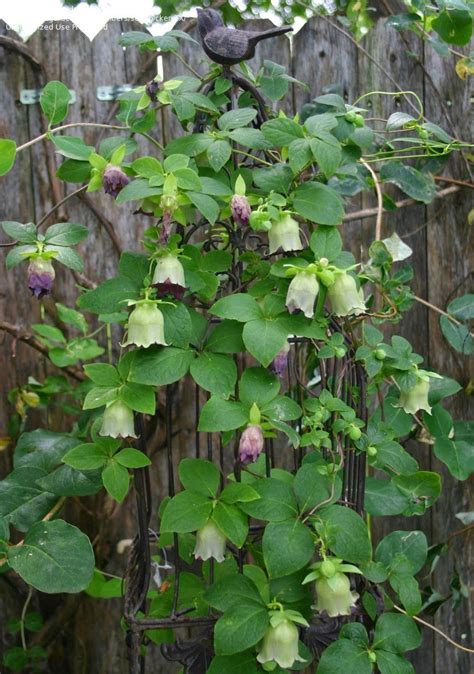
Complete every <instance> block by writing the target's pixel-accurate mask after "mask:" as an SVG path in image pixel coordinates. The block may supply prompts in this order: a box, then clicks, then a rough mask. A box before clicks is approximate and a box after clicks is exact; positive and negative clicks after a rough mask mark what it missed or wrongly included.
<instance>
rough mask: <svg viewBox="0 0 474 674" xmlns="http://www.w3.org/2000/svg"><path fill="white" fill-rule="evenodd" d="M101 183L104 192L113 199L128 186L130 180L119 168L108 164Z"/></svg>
mask: <svg viewBox="0 0 474 674" xmlns="http://www.w3.org/2000/svg"><path fill="white" fill-rule="evenodd" d="M103 181H104V192H105V193H106V194H110V196H111V197H114V198H115V197H116V196H117V195H118V193H119V192H121V191H122V190H123V188H124V187H125V185H128V183H129V182H130V178H129V177H128V176H127V175H126V174H125V173H124V172H123V171H122V169H121V168H120V166H113V165H112V164H109V165H108V166H107V168H106V169H105V171H104V175H103Z"/></svg>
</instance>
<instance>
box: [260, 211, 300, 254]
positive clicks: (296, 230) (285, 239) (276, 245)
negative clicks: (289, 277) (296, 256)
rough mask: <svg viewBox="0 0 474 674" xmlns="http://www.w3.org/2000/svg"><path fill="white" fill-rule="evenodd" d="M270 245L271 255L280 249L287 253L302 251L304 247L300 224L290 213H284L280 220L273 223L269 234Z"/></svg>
mask: <svg viewBox="0 0 474 674" xmlns="http://www.w3.org/2000/svg"><path fill="white" fill-rule="evenodd" d="M268 243H269V252H270V255H271V254H272V253H276V251H277V250H279V249H280V248H281V250H283V251H285V252H287V251H291V250H301V249H302V248H303V245H302V243H301V239H300V226H299V224H298V222H297V221H296V220H295V219H294V218H292V217H291V215H290V214H289V213H282V215H281V217H280V219H279V220H277V221H276V222H274V223H273V225H272V228H271V230H270V231H269V232H268Z"/></svg>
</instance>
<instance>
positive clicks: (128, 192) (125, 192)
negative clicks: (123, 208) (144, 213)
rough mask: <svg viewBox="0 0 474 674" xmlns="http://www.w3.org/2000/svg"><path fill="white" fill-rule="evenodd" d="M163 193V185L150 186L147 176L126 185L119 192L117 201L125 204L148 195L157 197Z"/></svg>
mask: <svg viewBox="0 0 474 674" xmlns="http://www.w3.org/2000/svg"><path fill="white" fill-rule="evenodd" d="M161 193H162V189H161V187H150V185H149V183H148V180H146V179H145V178H136V179H135V180H132V181H131V182H129V183H128V185H125V187H124V188H123V189H122V190H121V191H120V192H119V194H118V195H117V197H116V199H115V201H116V202H117V203H118V204H124V203H126V202H127V201H138V200H139V199H146V198H147V197H156V196H159V195H160V194H161Z"/></svg>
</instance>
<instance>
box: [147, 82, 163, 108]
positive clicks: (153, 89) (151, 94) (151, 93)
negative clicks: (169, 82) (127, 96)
mask: <svg viewBox="0 0 474 674" xmlns="http://www.w3.org/2000/svg"><path fill="white" fill-rule="evenodd" d="M159 90H160V83H159V82H157V81H156V80H150V81H149V82H147V83H146V84H145V92H146V94H147V95H148V98H149V99H150V101H152V102H153V103H156V102H157V100H158V99H157V97H156V94H157V93H158V91H159Z"/></svg>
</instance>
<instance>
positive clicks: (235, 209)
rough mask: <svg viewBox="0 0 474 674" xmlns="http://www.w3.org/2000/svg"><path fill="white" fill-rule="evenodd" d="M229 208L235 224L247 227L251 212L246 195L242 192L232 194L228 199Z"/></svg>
mask: <svg viewBox="0 0 474 674" xmlns="http://www.w3.org/2000/svg"><path fill="white" fill-rule="evenodd" d="M230 209H231V211H232V219H233V220H234V222H235V224H236V225H239V226H241V227H247V225H248V224H249V218H250V214H251V213H252V209H251V208H250V204H249V201H248V199H247V197H246V196H245V195H244V194H234V196H233V197H232V199H231V201H230Z"/></svg>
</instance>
